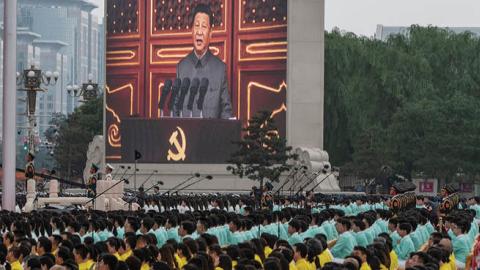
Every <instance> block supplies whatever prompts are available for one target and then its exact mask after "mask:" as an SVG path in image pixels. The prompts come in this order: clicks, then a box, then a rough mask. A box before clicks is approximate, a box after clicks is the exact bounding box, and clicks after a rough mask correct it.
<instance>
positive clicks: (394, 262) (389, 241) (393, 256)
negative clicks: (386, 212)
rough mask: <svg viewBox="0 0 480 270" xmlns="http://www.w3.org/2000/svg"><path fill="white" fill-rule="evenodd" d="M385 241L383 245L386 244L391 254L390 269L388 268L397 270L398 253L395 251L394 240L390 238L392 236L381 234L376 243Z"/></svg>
mask: <svg viewBox="0 0 480 270" xmlns="http://www.w3.org/2000/svg"><path fill="white" fill-rule="evenodd" d="M382 238H383V239H385V241H384V242H383V241H382V243H383V244H385V246H386V247H387V249H388V251H389V253H388V255H389V257H390V267H389V268H388V269H389V270H397V269H398V255H397V253H396V252H395V250H394V249H393V243H392V238H391V237H390V235H388V233H381V234H379V235H378V238H376V239H375V241H377V240H378V239H382Z"/></svg>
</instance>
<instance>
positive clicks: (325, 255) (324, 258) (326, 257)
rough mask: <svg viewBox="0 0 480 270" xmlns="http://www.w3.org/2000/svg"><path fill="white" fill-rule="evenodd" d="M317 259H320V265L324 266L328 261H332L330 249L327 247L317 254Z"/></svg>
mask: <svg viewBox="0 0 480 270" xmlns="http://www.w3.org/2000/svg"><path fill="white" fill-rule="evenodd" d="M318 259H320V266H322V267H323V266H324V265H325V264H326V263H328V262H333V256H332V253H330V250H329V249H328V248H327V249H325V250H324V251H322V253H320V255H318Z"/></svg>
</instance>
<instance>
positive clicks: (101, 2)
mask: <svg viewBox="0 0 480 270" xmlns="http://www.w3.org/2000/svg"><path fill="white" fill-rule="evenodd" d="M90 1H91V2H93V3H95V4H97V6H98V7H99V8H96V9H94V10H93V13H94V14H96V15H97V16H98V17H100V18H103V14H104V5H105V0H90Z"/></svg>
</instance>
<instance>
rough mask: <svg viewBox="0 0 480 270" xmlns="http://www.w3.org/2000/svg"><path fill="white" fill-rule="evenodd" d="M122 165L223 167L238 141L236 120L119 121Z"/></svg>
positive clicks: (138, 119) (130, 119) (142, 119)
mask: <svg viewBox="0 0 480 270" xmlns="http://www.w3.org/2000/svg"><path fill="white" fill-rule="evenodd" d="M120 130H121V136H122V148H121V149H122V150H121V153H122V162H124V163H133V162H135V157H134V152H135V150H137V151H139V152H140V153H141V154H142V158H141V159H140V160H139V162H141V163H192V164H202V163H203V164H221V163H226V162H227V160H228V159H229V158H230V155H231V153H232V152H234V151H235V150H236V149H237V146H236V145H234V144H233V143H232V142H234V141H239V140H240V135H241V122H240V121H239V120H224V119H204V118H160V119H147V118H127V119H122V123H121V128H120Z"/></svg>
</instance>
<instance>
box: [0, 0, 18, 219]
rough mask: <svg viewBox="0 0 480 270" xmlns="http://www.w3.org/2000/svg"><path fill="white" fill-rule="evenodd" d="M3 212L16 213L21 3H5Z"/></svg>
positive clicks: (10, 0) (11, 1) (10, 1)
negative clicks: (18, 20)
mask: <svg viewBox="0 0 480 270" xmlns="http://www.w3.org/2000/svg"><path fill="white" fill-rule="evenodd" d="M3 18H4V30H3V130H2V133H3V141H2V144H3V154H2V156H3V179H2V209H3V210H9V211H15V158H16V157H15V156H16V155H15V146H16V140H15V131H16V123H15V114H16V111H17V110H16V101H17V75H16V65H17V64H16V59H17V58H16V56H17V0H8V1H4V15H3Z"/></svg>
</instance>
